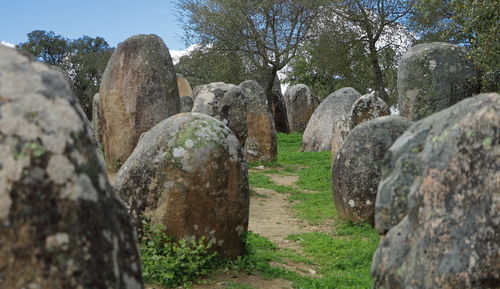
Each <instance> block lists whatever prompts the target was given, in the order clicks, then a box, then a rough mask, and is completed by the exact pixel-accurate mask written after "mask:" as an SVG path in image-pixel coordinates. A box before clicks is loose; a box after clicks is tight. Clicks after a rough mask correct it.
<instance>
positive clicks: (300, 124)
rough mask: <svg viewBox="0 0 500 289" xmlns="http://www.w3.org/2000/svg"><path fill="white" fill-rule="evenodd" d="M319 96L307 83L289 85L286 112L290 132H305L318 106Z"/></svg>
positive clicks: (286, 95)
mask: <svg viewBox="0 0 500 289" xmlns="http://www.w3.org/2000/svg"><path fill="white" fill-rule="evenodd" d="M317 100H318V98H317V97H316V96H315V95H314V94H313V93H312V91H311V90H310V89H309V87H307V85H305V84H296V85H292V86H290V87H288V89H287V90H286V92H285V104H286V113H287V117H288V124H289V126H290V132H303V131H304V130H305V129H306V126H307V123H308V122H309V119H310V118H311V115H312V114H313V112H314V110H315V109H316V107H317V106H318V105H319V102H318V101H317Z"/></svg>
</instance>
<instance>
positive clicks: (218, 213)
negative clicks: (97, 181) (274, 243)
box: [115, 113, 249, 258]
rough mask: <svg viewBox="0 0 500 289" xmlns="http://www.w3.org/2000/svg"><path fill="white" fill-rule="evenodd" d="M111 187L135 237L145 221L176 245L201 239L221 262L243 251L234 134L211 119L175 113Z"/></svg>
mask: <svg viewBox="0 0 500 289" xmlns="http://www.w3.org/2000/svg"><path fill="white" fill-rule="evenodd" d="M115 189H116V191H117V192H119V194H120V195H121V196H122V198H123V199H124V200H125V202H126V203H127V206H128V207H129V209H130V214H131V216H132V218H133V219H134V221H135V224H136V226H137V228H138V229H139V232H140V233H141V232H142V223H141V222H142V220H144V219H150V220H151V222H152V223H153V224H162V225H164V227H165V232H166V233H167V234H168V235H170V236H172V237H174V238H175V239H176V240H181V239H187V240H194V239H197V240H198V239H200V238H201V237H205V240H206V242H207V244H208V245H210V246H211V248H212V249H213V250H215V251H216V252H218V253H219V255H220V256H222V257H231V258H234V257H236V256H240V255H242V254H243V253H244V251H245V244H244V240H243V239H242V237H243V235H244V233H245V232H246V230H247V226H248V210H249V191H248V176H247V165H246V162H245V160H244V157H243V152H242V149H241V146H240V144H239V142H238V140H237V138H236V137H235V135H234V134H233V133H232V132H231V130H230V129H229V128H228V127H227V126H225V125H224V124H223V123H222V122H221V121H219V120H216V119H215V118H213V117H210V116H208V115H205V114H200V113H180V114H177V115H174V116H172V117H170V118H168V119H166V120H164V121H162V122H160V123H159V124H157V125H156V126H154V127H153V128H152V129H151V130H150V131H148V132H147V133H145V134H144V135H143V136H142V137H141V139H140V140H139V143H138V144H137V147H136V149H135V150H134V152H133V153H132V155H131V156H130V157H129V159H128V160H127V162H126V163H125V164H124V165H123V167H122V168H121V169H120V171H119V172H118V175H117V177H116V180H115Z"/></svg>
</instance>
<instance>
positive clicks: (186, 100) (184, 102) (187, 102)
mask: <svg viewBox="0 0 500 289" xmlns="http://www.w3.org/2000/svg"><path fill="white" fill-rule="evenodd" d="M193 104H194V101H193V99H192V98H191V96H187V95H186V96H181V112H191V110H192V109H193Z"/></svg>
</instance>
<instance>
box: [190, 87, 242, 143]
mask: <svg viewBox="0 0 500 289" xmlns="http://www.w3.org/2000/svg"><path fill="white" fill-rule="evenodd" d="M193 99H194V104H193V109H192V110H191V111H192V112H198V113H204V114H207V115H210V116H213V117H215V118H216V119H218V120H220V121H222V122H223V123H224V124H225V125H227V126H228V127H229V128H230V129H231V130H232V131H233V133H234V134H235V135H236V137H237V138H238V140H239V141H240V143H241V146H244V145H245V140H246V138H247V135H248V129H247V100H246V98H245V95H243V93H242V92H241V88H240V87H239V86H236V85H234V84H226V83H224V82H214V83H210V84H207V85H204V86H201V87H200V88H199V90H198V91H197V94H196V95H193Z"/></svg>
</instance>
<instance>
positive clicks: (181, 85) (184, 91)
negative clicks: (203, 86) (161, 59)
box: [176, 73, 193, 97]
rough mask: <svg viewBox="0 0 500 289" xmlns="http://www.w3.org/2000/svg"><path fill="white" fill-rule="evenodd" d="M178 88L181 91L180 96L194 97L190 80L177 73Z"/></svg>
mask: <svg viewBox="0 0 500 289" xmlns="http://www.w3.org/2000/svg"><path fill="white" fill-rule="evenodd" d="M176 76H177V88H178V89H179V96H180V97H183V96H191V95H193V90H192V89H191V85H189V82H188V80H187V79H186V78H185V77H184V76H182V75H181V74H179V73H177V74H176Z"/></svg>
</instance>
